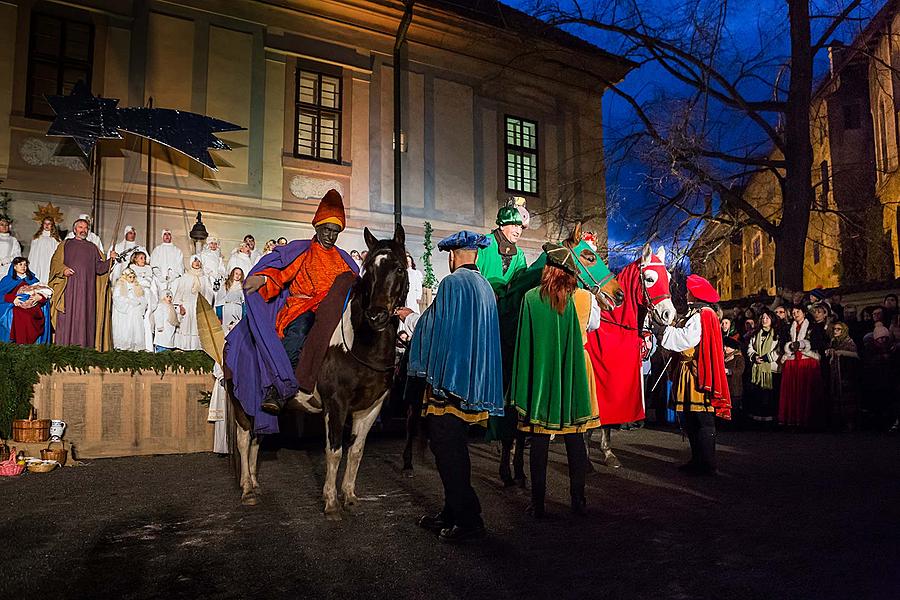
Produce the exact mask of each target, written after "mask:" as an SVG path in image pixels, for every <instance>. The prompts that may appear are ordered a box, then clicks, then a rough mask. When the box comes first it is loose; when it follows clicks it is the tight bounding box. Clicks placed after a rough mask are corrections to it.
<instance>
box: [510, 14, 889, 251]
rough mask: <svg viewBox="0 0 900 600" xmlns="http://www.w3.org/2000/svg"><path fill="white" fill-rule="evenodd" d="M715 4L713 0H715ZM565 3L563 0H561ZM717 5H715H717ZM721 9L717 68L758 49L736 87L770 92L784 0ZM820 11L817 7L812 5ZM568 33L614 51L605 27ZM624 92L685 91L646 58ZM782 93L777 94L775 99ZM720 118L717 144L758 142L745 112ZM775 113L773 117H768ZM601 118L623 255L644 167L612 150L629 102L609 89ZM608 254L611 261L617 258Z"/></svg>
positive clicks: (634, 226)
mask: <svg viewBox="0 0 900 600" xmlns="http://www.w3.org/2000/svg"><path fill="white" fill-rule="evenodd" d="M716 2H717V3H718V0H716ZM505 3H506V4H509V5H511V6H513V7H515V8H518V9H520V10H523V11H525V12H531V9H532V8H533V5H534V0H505ZM559 3H560V4H561V5H565V0H560V2H559ZM688 4H689V0H646V1H645V2H643V3H642V6H643V7H645V9H646V13H647V14H651V15H657V16H659V15H670V14H677V13H678V11H679V9H681V10H683V9H684V7H685V6H686V5H688ZM693 4H695V5H698V4H699V5H710V3H708V2H704V0H695V1H694V2H693ZM837 4H840V5H841V6H842V5H843V4H842V3H841V2H840V0H830V1H824V2H813V3H812V6H813V8H812V10H813V11H816V10H817V9H819V7H830V8H832V11H834V9H833V7H834V6H835V5H837ZM582 5H583V6H588V5H590V0H588V1H587V2H584V1H582ZM718 5H719V4H717V6H718ZM882 5H883V2H878V1H872V2H865V1H864V2H863V6H862V7H861V8H860V9H859V11H858V12H857V16H859V17H860V18H867V17H870V16H871V15H873V14H874V13H875V12H876V11H877V10H878V9H879V8H880V7H881V6H882ZM727 7H728V12H727V16H726V26H725V28H724V30H723V35H722V43H721V52H720V54H719V55H718V56H719V63H720V64H719V65H718V68H719V70H720V71H722V72H724V73H728V74H730V73H732V72H733V69H734V65H737V64H738V63H739V62H740V61H741V59H742V58H743V57H746V56H751V55H754V54H756V53H759V52H762V53H763V54H764V55H765V56H766V57H770V58H771V61H772V63H773V66H772V67H771V68H769V69H765V70H764V71H763V72H762V74H763V75H764V78H763V79H765V81H749V82H747V83H746V84H745V85H744V86H743V87H742V92H743V93H744V95H745V96H748V97H751V98H753V99H770V98H771V93H772V92H771V89H772V85H771V83H769V82H771V81H774V80H775V77H776V76H777V71H778V69H779V66H778V65H780V64H784V62H786V58H787V55H788V52H789V39H788V27H787V5H786V2H785V1H784V0H755V1H754V2H729V3H728V4H727ZM819 10H820V9H819ZM864 24H865V23H864V22H862V23H860V22H854V23H849V24H847V25H846V26H845V27H843V28H842V29H840V30H839V31H838V32H837V33H835V34H834V35H833V36H832V39H833V40H842V41H844V42H846V43H849V42H851V41H852V39H853V37H854V36H855V34H856V33H857V32H858V31H859V30H860V29H861V27H863V26H864ZM824 27H825V24H824V21H822V20H819V21H814V22H813V40H814V41H815V40H816V39H818V36H817V33H816V32H817V30H818V31H822V30H824ZM568 30H569V31H570V32H571V33H574V34H576V35H578V36H580V37H582V38H584V39H586V40H587V41H589V42H591V43H593V44H595V45H597V46H599V47H601V48H603V49H605V50H608V51H611V52H614V53H619V52H620V49H621V48H622V46H621V41H620V40H618V39H616V38H614V37H612V36H611V34H607V33H605V32H601V31H599V30H596V29H588V28H577V29H575V28H570V29H568ZM827 70H828V54H827V52H820V53H819V55H818V56H817V57H816V74H817V77H819V78H821V77H824V76H825V74H826V73H827ZM620 87H621V89H623V90H624V91H625V92H626V93H629V94H632V95H636V97H637V98H638V99H639V100H643V99H650V98H653V97H654V96H657V95H659V94H660V93H663V92H664V93H666V94H669V95H679V94H686V93H687V92H688V91H689V90H688V89H687V88H686V86H684V85H683V84H681V83H680V82H678V81H677V80H675V79H674V78H673V77H671V76H669V75H668V74H667V73H665V72H664V71H663V70H662V68H661V67H659V66H658V65H656V64H653V63H650V64H647V65H644V66H642V67H640V68H638V69H636V70H634V71H632V72H631V73H630V74H629V75H628V76H627V77H626V79H625V81H624V82H623V83H622V84H620ZM782 99H783V98H782ZM718 118H719V119H720V121H721V125H720V127H719V135H720V139H721V140H722V142H721V144H722V145H723V146H725V147H731V148H735V147H740V146H742V145H744V144H747V143H748V142H751V143H752V142H759V141H760V140H761V139H763V136H762V134H761V133H760V131H759V130H758V129H756V128H755V126H750V125H748V124H747V123H746V122H745V120H744V119H740V118H735V117H734V116H733V115H732V116H728V115H721V114H720V115H719V116H718ZM773 118H774V117H773ZM603 123H604V134H605V138H604V146H605V147H606V149H607V181H606V183H607V195H608V201H607V203H608V214H609V238H610V247H611V248H612V247H616V246H621V247H622V249H623V250H625V253H626V254H630V253H629V252H628V249H627V248H626V247H631V248H633V247H634V246H633V245H634V244H635V243H638V244H639V243H640V241H641V240H643V239H645V238H646V236H647V235H648V234H649V232H647V231H645V230H644V226H643V223H644V221H645V217H644V213H646V211H647V209H648V206H652V200H650V199H649V198H650V195H649V193H648V191H647V190H646V182H645V178H644V174H645V173H646V169H645V168H644V167H643V166H642V165H641V163H640V161H639V160H638V159H637V157H635V156H624V157H623V156H618V157H616V156H614V150H615V147H616V142H617V141H618V140H619V139H620V138H621V137H622V136H623V135H627V134H628V133H629V132H630V131H632V130H633V128H634V127H635V118H634V114H633V112H632V110H631V108H630V107H629V106H628V105H627V104H626V103H625V101H624V100H622V99H620V98H619V97H617V96H616V95H614V94H613V93H610V92H607V93H606V94H605V96H604V99H603ZM658 239H660V240H663V241H665V242H667V244H668V242H669V241H670V240H671V239H672V234H671V233H668V236H667V232H658ZM620 261H621V258H620V259H619V260H615V261H614V262H620Z"/></svg>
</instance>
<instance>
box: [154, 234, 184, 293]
mask: <svg viewBox="0 0 900 600" xmlns="http://www.w3.org/2000/svg"><path fill="white" fill-rule="evenodd" d="M150 265H151V266H152V267H153V275H154V277H156V283H157V285H158V286H159V290H160V291H163V290H172V292H173V293H174V291H175V288H176V283H177V280H178V278H179V277H181V274H182V273H184V254H182V253H181V248H179V247H178V246H176V245H175V244H173V243H172V242H169V243H165V242H163V243H162V244H160V245H159V246H157V247H156V248H154V249H153V254H151V255H150Z"/></svg>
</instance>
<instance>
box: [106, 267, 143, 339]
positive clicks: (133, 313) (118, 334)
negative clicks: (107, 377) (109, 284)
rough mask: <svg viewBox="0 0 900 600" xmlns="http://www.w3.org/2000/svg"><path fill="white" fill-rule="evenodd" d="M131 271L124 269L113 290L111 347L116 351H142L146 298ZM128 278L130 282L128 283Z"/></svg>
mask: <svg viewBox="0 0 900 600" xmlns="http://www.w3.org/2000/svg"><path fill="white" fill-rule="evenodd" d="M133 274H134V272H133V271H131V270H128V269H126V270H125V271H124V272H123V275H122V277H120V278H119V281H118V282H116V285H115V288H114V289H113V315H112V327H113V347H114V348H115V349H116V350H133V351H139V350H144V349H145V348H146V346H145V338H144V315H145V314H146V312H147V296H146V295H145V294H144V288H143V287H141V284H140V282H138V281H137V278H133V277H131V276H132V275H133ZM129 278H131V280H130V281H129Z"/></svg>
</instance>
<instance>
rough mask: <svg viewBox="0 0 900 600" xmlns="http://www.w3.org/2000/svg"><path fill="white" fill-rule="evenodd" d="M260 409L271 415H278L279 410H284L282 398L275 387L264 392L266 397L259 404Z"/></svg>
mask: <svg viewBox="0 0 900 600" xmlns="http://www.w3.org/2000/svg"><path fill="white" fill-rule="evenodd" d="M260 408H261V409H262V410H264V411H266V412H267V413H270V414H273V415H277V414H279V413H280V412H281V409H282V408H284V398H282V397H281V394H279V393H278V390H276V389H275V386H272V387H270V388H269V390H268V392H266V397H265V398H264V399H263V401H262V404H260Z"/></svg>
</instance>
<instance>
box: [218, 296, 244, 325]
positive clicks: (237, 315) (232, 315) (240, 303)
mask: <svg viewBox="0 0 900 600" xmlns="http://www.w3.org/2000/svg"><path fill="white" fill-rule="evenodd" d="M219 306H221V307H222V330H223V331H224V332H225V335H228V333H229V332H230V331H231V330H232V329H233V328H234V326H235V325H237V323H238V321H240V320H241V318H242V317H243V316H244V289H243V288H242V287H241V285H240V284H236V285H232V286H231V289H229V290H226V289H225V286H224V285H223V286H222V287H221V288H219V291H218V292H217V293H216V308H218V307H219Z"/></svg>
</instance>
